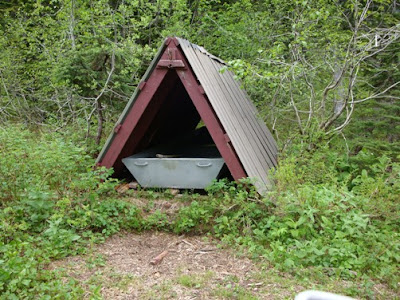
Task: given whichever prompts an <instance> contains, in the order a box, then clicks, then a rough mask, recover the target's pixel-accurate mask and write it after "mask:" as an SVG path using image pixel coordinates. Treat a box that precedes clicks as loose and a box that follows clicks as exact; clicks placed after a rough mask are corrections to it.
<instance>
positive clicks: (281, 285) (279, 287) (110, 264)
mask: <svg viewBox="0 0 400 300" xmlns="http://www.w3.org/2000/svg"><path fill="white" fill-rule="evenodd" d="M166 250H167V251H168V254H167V255H166V256H165V257H164V259H163V260H162V261H161V263H160V264H158V265H151V264H150V262H151V260H152V259H153V258H154V257H156V256H157V255H159V254H160V253H162V252H164V251H166ZM51 267H52V268H53V269H63V270H64V272H65V276H66V278H68V277H70V276H71V277H73V278H75V279H77V280H78V281H79V282H81V283H82V286H83V288H84V289H85V290H87V291H88V292H87V296H88V298H89V297H90V296H91V294H92V292H91V290H93V286H98V287H99V289H100V290H99V292H100V293H101V295H102V296H103V297H104V298H105V299H172V298H175V299H232V298H235V299H285V298H286V299H293V295H294V294H295V293H296V292H299V291H302V290H304V288H303V287H302V286H295V287H293V285H292V284H293V282H291V281H290V280H288V279H286V278H285V277H284V276H279V275H276V274H275V275H273V276H269V275H266V273H265V271H263V270H262V268H261V267H260V266H258V265H256V263H255V262H254V261H252V260H250V259H248V258H246V257H240V256H238V255H236V254H235V253H234V252H233V251H232V250H230V249H220V248H219V247H217V245H216V243H215V242H213V241H210V240H208V239H207V238H204V237H184V236H177V235H172V234H167V233H157V232H147V233H142V234H140V235H139V234H132V233H127V234H124V235H115V236H113V237H111V238H109V239H108V240H107V241H106V242H105V243H104V244H101V245H96V246H95V247H94V248H93V249H91V252H90V253H89V254H88V255H86V256H77V257H71V258H67V259H65V260H61V261H57V262H54V263H53V264H52V266H51Z"/></svg>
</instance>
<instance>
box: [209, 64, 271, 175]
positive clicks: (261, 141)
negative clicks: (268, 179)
mask: <svg viewBox="0 0 400 300" xmlns="http://www.w3.org/2000/svg"><path fill="white" fill-rule="evenodd" d="M212 64H213V65H214V68H215V70H216V71H217V72H219V70H220V68H221V65H220V64H218V63H216V62H212ZM220 77H221V79H222V82H223V83H224V84H225V85H226V91H227V92H228V93H229V94H230V95H231V99H232V100H233V102H234V103H235V105H236V108H237V109H239V110H241V111H242V112H243V115H244V116H245V117H246V118H247V121H248V126H249V127H250V130H251V131H252V134H253V138H254V139H255V140H256V143H257V147H258V148H259V150H260V153H261V154H262V153H265V154H266V155H264V156H263V157H264V159H266V160H267V161H268V167H269V168H272V167H275V166H276V158H275V157H274V155H273V153H274V150H273V149H272V147H273V146H272V145H271V144H270V142H269V139H268V137H267V136H266V132H268V129H267V130H263V129H262V128H261V126H260V122H259V121H258V120H257V119H256V116H255V114H254V113H253V112H252V111H250V110H249V108H248V105H247V103H249V100H248V98H247V97H243V95H240V94H238V93H234V92H233V89H231V88H230V87H231V86H230V85H229V84H231V85H232V84H235V85H236V86H235V88H240V86H239V85H237V84H236V82H234V83H230V82H229V81H227V78H226V77H227V76H224V74H221V75H220ZM228 77H231V76H228ZM245 102H247V103H245ZM250 104H251V103H250Z"/></svg>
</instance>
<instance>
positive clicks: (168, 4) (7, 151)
mask: <svg viewBox="0 0 400 300" xmlns="http://www.w3.org/2000/svg"><path fill="white" fill-rule="evenodd" d="M167 36H179V37H183V38H186V39H188V40H190V41H191V42H192V43H196V44H199V45H201V46H204V47H205V48H206V49H207V50H208V51H209V52H211V53H213V54H214V55H216V56H219V57H221V58H222V59H224V60H225V61H226V62H227V64H228V68H229V69H231V70H232V71H233V72H235V75H236V76H237V78H238V79H240V80H241V82H242V83H243V87H244V88H245V89H246V90H247V92H248V93H249V95H250V97H251V99H252V101H253V102H254V103H255V104H256V106H257V107H258V109H259V111H260V115H261V117H262V118H263V119H264V120H265V122H266V123H267V125H268V126H269V128H270V129H271V131H272V132H273V134H274V136H275V138H276V139H277V141H278V144H279V147H280V154H279V155H280V165H279V167H278V169H277V170H276V172H275V174H274V176H275V182H276V185H275V187H274V190H273V191H271V192H270V194H269V195H268V196H267V197H266V198H263V199H262V200H257V201H256V202H254V201H250V202H249V201H247V200H246V199H247V198H251V199H253V198H255V197H258V196H256V195H254V194H252V192H251V191H250V192H249V191H248V190H247V189H243V187H242V188H240V187H239V186H232V185H231V184H229V183H226V182H222V183H216V184H215V185H214V186H213V187H211V189H210V190H209V193H210V196H209V197H210V199H213V201H208V202H207V201H204V202H201V203H200V204H199V202H196V201H195V202H194V204H193V203H192V204H190V206H189V207H188V208H186V210H183V211H182V212H180V214H179V216H178V217H177V219H176V220H175V221H174V222H172V223H168V222H166V223H163V226H161V227H157V226H158V225H157V224H159V223H157V222H158V221H159V220H158V221H155V219H151V220H144V219H141V217H140V214H139V213H138V212H137V210H136V208H133V207H131V206H129V205H128V204H127V203H125V202H119V201H120V200H118V201H117V200H115V199H114V198H113V200H110V198H109V197H110V193H111V194H112V193H113V192H114V188H113V185H115V182H114V181H113V180H112V179H106V178H107V175H109V173H108V172H106V173H102V172H100V171H93V170H92V169H91V166H92V165H93V159H94V158H95V157H96V155H97V153H98V152H99V150H100V148H101V146H102V143H103V142H104V140H105V138H106V136H107V135H108V133H109V132H110V130H111V128H112V127H113V125H114V122H115V121H116V120H117V118H118V116H119V114H120V112H121V111H122V110H123V108H124V106H125V105H126V103H127V102H128V100H129V98H130V97H131V95H132V94H133V91H134V90H135V88H136V86H137V85H138V83H139V81H140V79H141V77H142V75H143V74H144V72H145V70H146V69H147V67H148V65H149V63H150V61H151V59H152V58H153V56H154V54H155V53H156V51H157V49H158V47H159V46H160V44H161V43H162V41H163V39H164V38H165V37H167ZM0 49H1V51H0V126H1V129H0V151H1V157H0V208H1V213H0V216H1V218H2V224H1V225H0V228H1V229H2V232H3V233H1V235H2V236H1V244H0V254H1V255H0V294H2V293H5V294H6V295H8V297H10V299H12V297H13V295H14V296H15V297H16V295H23V297H25V296H26V297H28V295H42V296H43V295H53V296H54V295H57V294H58V293H61V292H65V293H66V294H65V295H67V294H68V293H72V294H73V293H76V295H81V294H80V293H81V291H80V290H79V289H75V286H76V283H72V284H71V285H66V286H63V287H61V286H62V284H61V283H60V282H61V281H57V280H58V279H57V280H56V279H55V278H56V277H54V276H55V275H54V274H53V275H49V274H50V273H46V272H47V271H43V270H42V269H43V268H42V266H43V264H44V263H46V262H48V261H50V260H52V259H55V258H59V257H63V256H66V255H70V254H74V253H77V252H79V251H82V247H84V246H85V245H86V244H85V243H87V242H88V241H89V240H91V239H98V238H99V236H103V237H104V236H107V235H110V234H112V233H114V232H116V231H118V230H120V229H121V228H125V227H126V226H128V227H129V228H130V229H132V228H134V229H135V230H143V229H149V228H155V227H156V228H158V229H160V228H162V229H165V230H170V231H175V232H196V233H199V232H200V233H201V232H203V231H209V230H210V231H212V232H213V233H214V235H215V236H217V237H219V238H221V239H222V240H224V241H226V242H228V243H232V244H235V245H242V246H243V247H247V248H248V249H250V250H249V251H250V252H251V253H254V255H260V256H262V257H264V258H265V259H267V260H268V261H270V262H271V263H272V264H273V265H274V266H277V267H279V268H282V269H283V270H288V269H293V268H301V267H316V268H319V269H318V270H319V271H318V272H321V273H324V274H328V275H329V276H333V275H335V276H339V277H340V278H347V279H349V278H353V279H354V278H356V279H357V280H365V282H370V280H372V281H373V282H381V283H384V284H386V285H387V286H389V287H390V289H392V290H394V291H397V292H398V288H399V285H398V282H399V269H398V265H399V263H400V256H399V253H400V249H399V247H400V243H399V232H398V228H399V226H400V223H399V216H400V209H399V203H400V199H399V195H400V164H399V161H400V68H399V65H400V51H399V49H400V3H398V2H397V1H396V0H376V1H371V0H363V1H359V0H349V1H343V0H337V1H327V0H316V1H309V0H279V1H277V0H262V1H261V0H260V1H256V0H204V1H201V0H149V1H144V0H98V1H92V0H35V1H34V0H27V1H25V0H10V1H5V0H0ZM221 71H223V70H221ZM99 179H101V180H102V183H101V184H100V186H99V185H98V182H99ZM94 191H95V192H94ZM112 197H115V196H112ZM99 199H103V200H104V199H106V200H104V201H103V202H98V200H99ZM217 199H220V200H219V201H217ZM232 203H234V206H232ZM227 207H230V208H233V209H226V208H227ZM122 215H123V216H124V217H123V218H121V217H116V216H122ZM159 217H160V216H159ZM188 220H190V222H189V221H188ZM127 224H128V225H127ZM199 224H201V226H198V225H199ZM124 226H125V227H124ZM204 226H205V227H204ZM207 226H208V227H207ZM84 241H86V242H84ZM38 245H41V246H40V247H39V246H38ZM21 253H23V255H22V254H21ZM2 257H3V258H2ZM28 270H29V271H28ZM32 274H33V275H32ZM370 286H371V285H370V284H369V283H368V284H367V283H365V290H364V292H362V294H358V292H357V290H353V292H352V293H353V294H355V295H358V296H360V295H361V296H362V297H372V298H373V297H376V292H374V290H373V289H370V288H369V287H370ZM35 293H36V294H35ZM72 294H71V295H72ZM15 297H14V298H15ZM15 299H16V298H15Z"/></svg>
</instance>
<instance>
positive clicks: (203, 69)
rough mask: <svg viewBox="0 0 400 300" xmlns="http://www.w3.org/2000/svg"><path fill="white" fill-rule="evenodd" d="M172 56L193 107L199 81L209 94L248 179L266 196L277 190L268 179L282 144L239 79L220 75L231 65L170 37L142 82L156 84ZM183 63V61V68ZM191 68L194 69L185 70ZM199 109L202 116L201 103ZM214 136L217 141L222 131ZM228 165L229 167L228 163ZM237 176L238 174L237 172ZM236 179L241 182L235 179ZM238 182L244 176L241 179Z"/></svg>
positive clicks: (131, 104) (229, 74) (131, 103)
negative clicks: (158, 73) (153, 80)
mask: <svg viewBox="0 0 400 300" xmlns="http://www.w3.org/2000/svg"><path fill="white" fill-rule="evenodd" d="M171 41H173V42H174V44H175V47H176V49H177V52H178V53H177V54H176V53H174V55H173V56H174V57H171V51H172V50H174V49H173V48H171ZM171 49H172V50H171ZM166 57H167V58H168V57H169V58H168V59H169V61H170V63H169V65H168V67H169V68H175V67H176V68H177V69H176V72H177V74H178V77H179V78H180V80H181V81H182V83H183V86H184V87H185V89H186V90H187V92H188V94H189V96H190V98H192V101H193V102H195V99H194V98H196V97H197V96H198V95H197V96H196V95H195V94H194V92H193V91H192V90H193V89H192V86H193V81H194V80H197V84H199V86H200V88H201V89H203V90H204V91H202V93H201V94H202V95H203V97H204V98H205V100H206V101H207V102H208V103H209V105H210V107H211V110H212V113H213V114H215V117H216V119H217V121H218V122H219V124H220V125H219V126H220V127H221V130H222V132H223V133H224V139H225V142H226V143H229V145H231V147H230V148H231V151H233V152H235V156H237V158H238V160H239V161H240V164H241V166H242V167H243V169H244V171H245V174H246V175H247V176H248V177H250V178H253V179H255V185H256V186H257V188H258V190H259V191H260V192H263V191H265V189H266V188H267V189H268V187H270V186H271V182H270V180H269V179H268V172H269V170H270V169H271V168H274V167H276V165H277V144H276V142H275V140H274V138H273V137H272V135H271V133H270V131H269V130H268V128H267V127H266V125H265V123H264V122H263V121H262V119H261V118H259V116H258V113H257V110H256V108H255V106H254V105H253V103H252V102H251V100H250V99H249V97H248V95H247V94H246V92H245V91H244V90H243V89H241V87H240V83H239V82H238V81H236V80H235V79H234V74H233V73H232V72H230V71H225V72H221V71H220V70H221V68H222V67H224V66H225V63H224V62H223V61H222V60H220V59H219V58H217V57H215V56H213V55H212V54H210V53H208V52H207V51H206V50H205V49H204V48H203V47H200V46H198V45H195V44H192V43H190V42H189V41H187V40H185V39H182V38H167V39H166V40H165V41H164V43H163V44H162V46H161V47H160V49H159V51H158V53H157V55H156V56H155V58H154V59H153V61H152V63H151V65H150V66H149V68H148V70H147V72H146V73H145V75H144V77H143V79H142V82H144V83H145V82H146V81H147V80H149V79H151V78H150V77H151V76H152V73H154V72H155V70H157V68H160V67H162V66H163V65H165V64H168V61H167V63H166V60H165V58H166ZM163 58H164V59H163ZM177 58H178V59H177ZM179 58H181V60H179ZM179 61H181V62H180V63H178V62H179ZM186 63H187V64H188V65H189V66H185V64H186ZM175 64H176V66H175ZM179 64H182V65H184V67H185V68H186V67H187V68H188V69H189V71H191V72H189V73H188V72H185V71H184V70H183V69H179V68H181V67H182V66H179ZM174 66H175V67H174ZM191 73H193V74H194V75H195V79H194V80H192V81H188V80H189V79H190V77H191V76H192V75H191ZM140 93H141V88H140V85H139V87H138V88H137V89H136V91H135V92H134V94H133V96H132V97H131V99H130V101H129V102H128V104H127V106H126V108H125V109H124V111H123V113H122V114H121V116H120V118H119V120H118V122H117V125H116V128H117V127H118V126H121V124H123V123H124V121H125V119H126V118H127V116H128V114H129V113H130V111H131V110H132V108H133V109H134V105H135V101H136V99H137V98H138V97H139V96H140ZM197 98H199V97H197ZM196 101H198V100H196ZM194 104H195V106H196V108H197V110H198V111H199V104H198V103H197V104H196V103H194ZM138 106H139V105H138ZM199 113H200V116H201V117H202V119H203V120H204V118H207V117H208V114H210V113H208V114H207V115H206V114H205V113H204V112H203V114H202V113H201V112H200V111H199ZM204 121H205V123H206V125H207V122H210V121H207V122H206V120H204ZM214 123H215V122H214ZM209 127H211V126H207V128H208V129H209V131H210V128H209ZM221 130H220V131H221ZM117 132H118V131H117V130H114V131H113V132H112V133H111V135H110V137H109V138H108V140H107V142H106V144H105V145H104V147H103V150H102V151H101V153H100V154H99V157H98V159H97V161H98V162H99V163H100V164H102V162H103V159H104V157H105V156H106V154H107V151H109V147H110V145H111V144H112V143H113V141H114V139H115V135H116V134H117ZM210 133H211V135H212V136H213V139H214V141H215V140H216V136H217V131H215V132H214V133H213V132H210ZM216 144H217V147H218V148H219V150H220V152H221V154H222V156H223V157H224V153H223V152H224V149H222V148H223V147H222V146H223V145H222V146H221V142H217V141H216ZM225 152H226V151H225ZM224 158H225V157H224ZM226 160H227V159H226V158H225V161H226ZM102 165H106V166H112V164H110V163H109V164H108V165H107V163H103V164H102ZM227 165H228V167H229V163H228V162H227ZM231 173H232V175H235V174H233V172H231ZM239 173H240V172H239ZM239 173H237V174H239ZM242 174H243V173H242ZM233 177H234V178H235V176H233ZM236 177H239V175H237V176H236ZM235 179H238V178H235Z"/></svg>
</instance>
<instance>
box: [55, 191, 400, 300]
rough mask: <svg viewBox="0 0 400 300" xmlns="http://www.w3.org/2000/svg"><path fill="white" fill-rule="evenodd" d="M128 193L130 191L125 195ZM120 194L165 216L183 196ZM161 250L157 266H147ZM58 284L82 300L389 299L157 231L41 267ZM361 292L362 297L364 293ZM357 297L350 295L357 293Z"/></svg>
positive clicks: (214, 243)
mask: <svg viewBox="0 0 400 300" xmlns="http://www.w3.org/2000/svg"><path fill="white" fill-rule="evenodd" d="M130 193H131V192H130ZM141 195H143V192H140V193H139V194H135V195H134V196H135V197H131V196H128V197H125V198H124V199H125V201H128V202H131V203H134V204H135V205H137V206H139V207H141V209H143V213H144V214H146V215H147V216H151V214H153V213H155V212H156V211H159V212H162V213H163V214H166V215H169V216H170V217H171V218H172V217H173V216H174V214H176V212H177V211H178V210H179V208H181V207H183V206H185V202H187V203H188V202H189V201H190V197H188V196H184V197H185V199H183V200H182V198H183V197H182V195H178V197H177V199H178V200H177V199H163V198H161V196H160V195H162V194H161V193H154V192H152V193H150V195H151V197H150V199H144V198H140V196H141ZM164 251H168V254H167V255H166V256H165V257H164V259H163V260H162V261H161V263H160V264H158V265H152V264H150V262H151V260H152V259H153V258H154V257H156V256H157V255H159V254H160V253H162V252H164ZM48 267H49V268H50V269H51V270H52V271H54V272H57V273H59V274H61V276H62V278H64V280H65V281H67V280H70V279H71V278H73V279H74V280H76V282H77V283H79V285H80V287H81V288H82V289H83V290H84V297H85V298H86V299H97V298H98V299H101V298H104V299H293V298H294V296H295V295H296V294H297V293H299V292H301V291H304V290H308V289H317V290H323V291H329V292H334V293H339V294H343V295H352V296H355V297H357V296H358V297H359V298H364V297H365V295H368V294H371V295H373V297H374V298H375V299H396V298H399V295H398V294H396V293H395V292H394V291H392V290H391V289H390V288H388V287H387V286H386V285H384V284H380V283H375V284H373V285H369V286H366V285H365V283H364V282H363V281H361V280H360V281H354V280H343V279H342V278H340V277H335V276H331V275H329V274H326V273H324V272H321V270H320V269H318V268H308V269H303V270H298V269H296V270H293V272H290V271H289V272H281V271H279V270H278V269H276V268H274V267H272V266H271V265H270V264H268V263H267V262H265V260H263V259H262V258H249V255H247V254H246V253H245V252H243V251H241V250H238V249H235V248H233V247H229V246H227V245H226V244H223V243H222V242H221V241H218V240H216V239H213V238H212V237H211V236H209V235H207V234H205V235H178V234H171V233H166V232H160V231H146V232H143V233H140V234H139V233H132V232H120V233H117V234H115V235H113V236H112V237H110V238H109V239H107V240H106V241H105V243H103V244H92V245H91V246H90V248H89V249H88V252H87V254H85V255H80V256H72V257H68V258H66V259H63V260H58V261H54V262H52V263H51V264H50V265H49V266H48ZM363 295H364V296H363ZM358 297H357V298H358Z"/></svg>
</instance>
